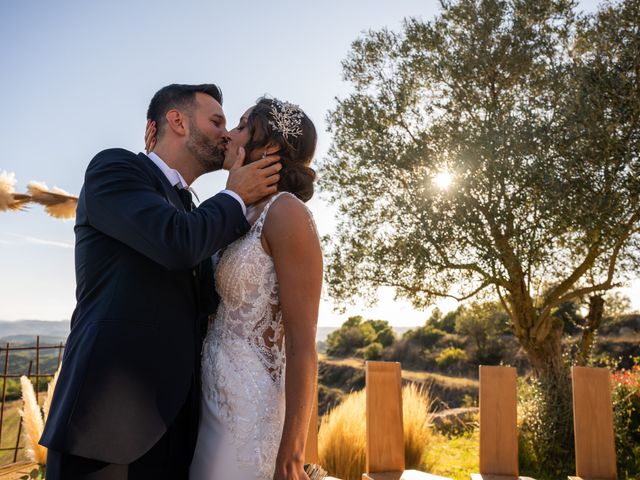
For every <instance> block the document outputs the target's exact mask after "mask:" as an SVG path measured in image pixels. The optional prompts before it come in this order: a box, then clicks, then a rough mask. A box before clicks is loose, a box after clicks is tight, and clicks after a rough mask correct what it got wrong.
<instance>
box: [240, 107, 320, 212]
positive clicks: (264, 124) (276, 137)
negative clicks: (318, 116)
mask: <svg viewBox="0 0 640 480" xmlns="http://www.w3.org/2000/svg"><path fill="white" fill-rule="evenodd" d="M247 128H248V129H249V134H250V137H249V138H250V140H249V143H247V145H246V147H245V150H246V155H247V158H249V157H250V154H251V152H252V151H254V150H258V149H262V148H265V147H266V146H267V145H269V144H270V143H276V144H277V145H278V146H279V147H280V148H279V150H278V151H277V152H276V154H277V155H280V162H281V163H282V170H280V172H279V173H280V181H279V182H278V191H279V192H290V193H292V194H294V195H295V196H296V197H298V198H299V199H300V200H302V201H303V202H306V201H308V200H309V199H311V197H312V196H313V182H314V180H315V178H316V172H315V171H314V170H313V169H312V168H310V167H309V164H310V163H311V159H312V158H313V154H314V153H315V150H316V142H317V139H318V135H317V133H316V127H315V126H314V125H313V122H312V121H311V120H310V119H309V117H307V115H306V114H305V113H304V112H303V111H302V110H301V109H300V108H299V107H297V106H296V105H292V104H290V103H287V102H282V101H280V100H277V99H272V98H268V97H262V98H259V99H258V101H257V102H256V106H255V107H254V108H253V110H252V111H251V113H250V114H249V117H248V119H247Z"/></svg>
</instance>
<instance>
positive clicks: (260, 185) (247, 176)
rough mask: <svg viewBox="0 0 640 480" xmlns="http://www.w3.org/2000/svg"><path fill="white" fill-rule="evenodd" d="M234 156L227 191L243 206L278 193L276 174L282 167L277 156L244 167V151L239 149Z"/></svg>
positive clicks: (278, 178) (278, 177)
mask: <svg viewBox="0 0 640 480" xmlns="http://www.w3.org/2000/svg"><path fill="white" fill-rule="evenodd" d="M229 153H232V154H235V156H236V159H235V162H234V164H233V166H232V167H231V169H230V170H229V178H228V179H227V190H231V191H232V192H235V193H236V194H238V196H239V197H240V198H241V199H242V201H243V202H244V203H245V205H251V204H252V203H256V202H257V201H258V200H260V199H262V198H264V197H266V196H267V195H271V194H273V193H276V192H277V191H278V187H277V183H278V181H279V180H280V175H279V174H278V172H279V171H280V169H281V168H282V165H281V164H280V163H278V162H279V161H280V156H279V155H270V156H268V157H264V158H261V159H260V160H257V161H255V162H253V163H250V164H249V165H244V159H245V150H244V148H242V147H240V148H238V150H237V151H236V152H228V153H227V155H228V154H229Z"/></svg>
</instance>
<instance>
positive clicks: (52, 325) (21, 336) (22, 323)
mask: <svg viewBox="0 0 640 480" xmlns="http://www.w3.org/2000/svg"><path fill="white" fill-rule="evenodd" d="M38 335H40V342H41V343H60V342H64V341H65V340H66V339H67V335H69V320H60V321H46V320H14V321H8V320H0V343H7V342H10V343H31V342H35V338H36V336H38Z"/></svg>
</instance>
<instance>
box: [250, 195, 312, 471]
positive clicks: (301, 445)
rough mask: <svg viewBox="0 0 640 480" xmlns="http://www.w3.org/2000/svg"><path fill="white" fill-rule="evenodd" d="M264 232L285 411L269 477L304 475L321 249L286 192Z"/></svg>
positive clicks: (301, 211) (300, 209) (306, 214)
mask: <svg viewBox="0 0 640 480" xmlns="http://www.w3.org/2000/svg"><path fill="white" fill-rule="evenodd" d="M263 234H264V239H265V240H266V243H267V245H266V247H267V248H268V250H270V253H271V256H272V258H273V262H274V264H275V269H276V274H277V276H278V284H279V295H280V305H281V308H282V318H283V324H284V335H285V337H284V338H285V340H284V341H285V353H286V361H287V367H286V374H285V395H286V414H285V421H284V429H283V433H282V441H281V442H280V449H279V452H278V457H277V459H276V473H275V476H274V479H276V480H284V479H286V480H294V479H306V478H308V477H307V476H306V475H305V474H304V470H303V467H304V449H305V442H306V439H307V430H308V428H309V418H310V416H311V408H312V405H313V395H314V393H315V388H316V374H317V369H318V365H317V354H316V338H315V337H316V324H317V322H318V305H319V303H320V291H321V288H322V252H321V250H320V241H319V239H318V235H317V232H316V230H315V227H314V224H313V220H312V219H311V216H310V213H309V212H308V210H307V209H306V208H305V207H304V205H302V204H301V203H300V202H298V201H297V200H296V199H295V198H291V197H289V196H287V195H283V197H282V198H280V199H278V201H276V202H275V203H274V204H273V206H272V207H271V209H270V210H269V212H268V214H267V221H265V225H264V229H263Z"/></svg>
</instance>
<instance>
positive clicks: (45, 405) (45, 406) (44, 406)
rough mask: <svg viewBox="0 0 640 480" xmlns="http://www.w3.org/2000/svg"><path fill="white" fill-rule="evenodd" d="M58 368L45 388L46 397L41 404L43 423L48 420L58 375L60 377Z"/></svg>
mask: <svg viewBox="0 0 640 480" xmlns="http://www.w3.org/2000/svg"><path fill="white" fill-rule="evenodd" d="M60 368H61V366H60V367H58V370H56V373H55V375H54V376H53V378H52V379H51V381H50V382H49V385H48V386H47V396H46V398H45V399H44V403H43V404H42V411H43V412H44V421H45V422H46V421H47V418H49V409H50V408H51V399H52V398H53V391H54V390H55V389H56V384H57V383H58V375H60Z"/></svg>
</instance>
